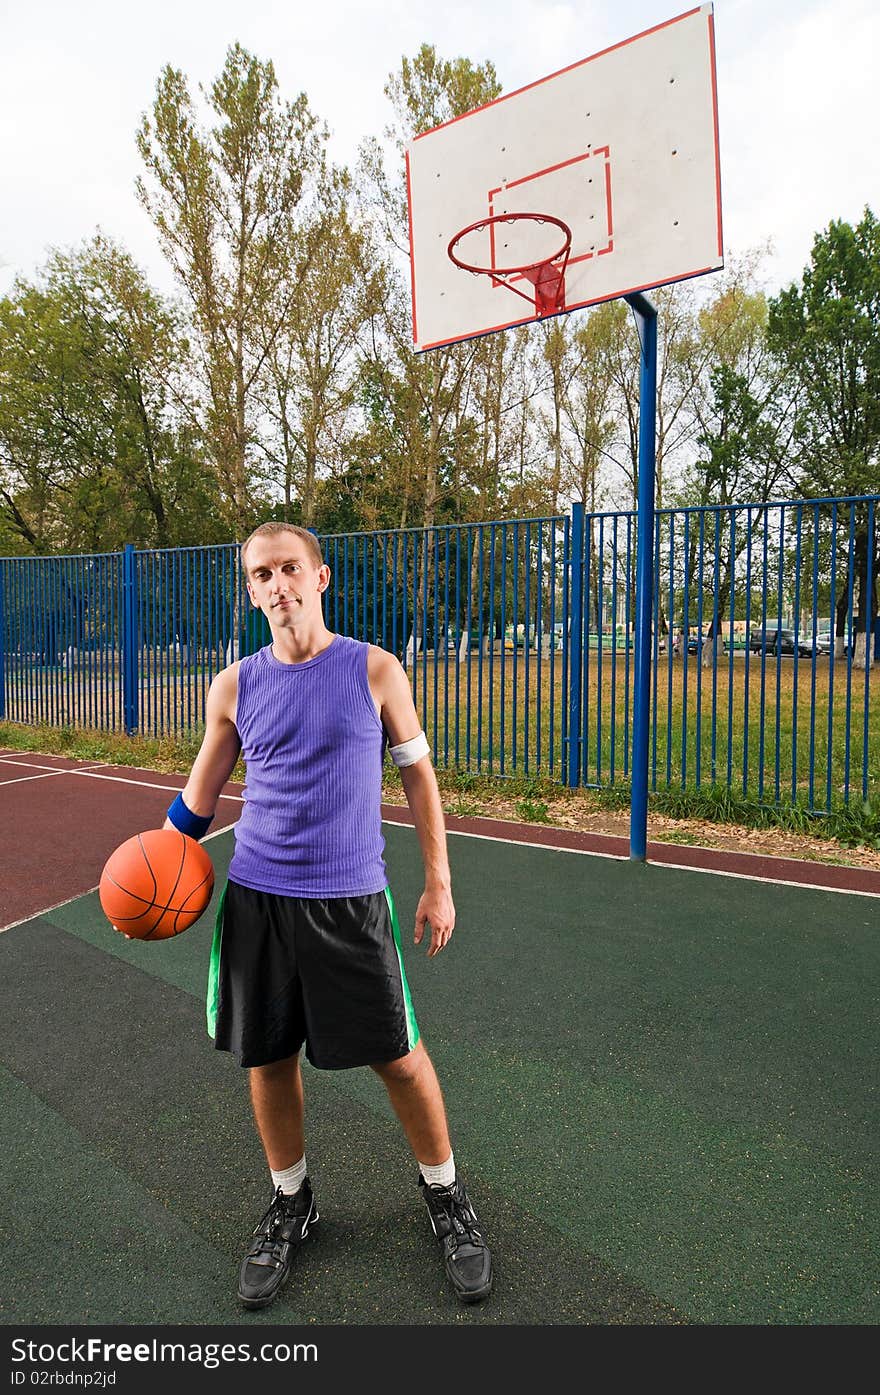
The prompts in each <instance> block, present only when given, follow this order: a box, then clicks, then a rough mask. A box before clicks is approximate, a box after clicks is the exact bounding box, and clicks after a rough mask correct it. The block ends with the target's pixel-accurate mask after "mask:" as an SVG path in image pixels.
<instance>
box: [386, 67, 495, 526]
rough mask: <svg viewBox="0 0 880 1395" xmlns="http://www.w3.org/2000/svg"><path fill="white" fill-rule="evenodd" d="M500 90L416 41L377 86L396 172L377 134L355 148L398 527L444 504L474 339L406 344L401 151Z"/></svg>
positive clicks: (485, 73) (428, 518)
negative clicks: (401, 475)
mask: <svg viewBox="0 0 880 1395" xmlns="http://www.w3.org/2000/svg"><path fill="white" fill-rule="evenodd" d="M500 90H501V89H500V85H499V83H498V79H497V76H496V74H495V69H494V67H493V66H492V64H491V63H485V64H483V65H480V66H474V65H473V64H472V63H471V62H470V60H469V59H466V58H456V59H444V58H441V57H440V56H439V55H438V54H437V51H436V49H434V48H433V46H432V45H429V44H423V45H422V46H421V48H420V49H419V51H418V53H417V54H416V56H415V58H413V59H409V58H406V57H404V58H403V59H402V61H401V66H400V70H399V72H397V73H394V74H392V75H391V76H390V77H389V79H388V82H387V84H386V87H385V93H386V96H387V97H388V99H389V101H390V102H391V105H392V111H393V115H392V120H391V122H390V124H389V126H388V128H387V129H386V132H385V135H386V138H387V140H388V141H389V142H390V143H391V145H392V146H393V148H394V151H395V156H396V160H397V169H398V170H399V171H400V173H399V174H398V175H397V176H396V177H394V178H392V177H389V175H388V171H387V167H386V158H385V149H384V147H383V145H382V144H381V143H380V142H379V141H378V140H371V141H368V142H367V143H366V144H365V146H364V149H363V152H362V159H361V172H362V181H363V186H364V198H365V205H366V207H367V208H368V210H369V215H370V217H371V219H372V223H373V227H374V230H375V232H374V237H375V241H374V244H373V248H374V255H376V256H380V255H382V253H381V252H380V251H379V248H380V247H381V248H384V249H386V250H385V252H384V256H385V259H386V265H387V295H386V297H385V298H384V300H383V302H382V303H381V304H379V305H378V306H377V307H376V314H375V316H374V328H373V335H372V342H371V349H370V357H371V360H372V362H371V367H370V369H369V377H370V380H371V382H372V384H373V385H374V387H376V388H379V390H381V391H382V392H383V393H384V394H385V400H386V404H387V410H389V411H395V412H400V411H402V413H403V418H402V420H401V422H400V427H399V430H398V433H397V434H400V435H402V436H404V437H405V438H406V440H407V444H408V449H409V451H410V453H411V455H412V462H413V468H412V471H411V472H408V474H407V489H406V491H405V492H404V494H403V496H402V498H401V518H400V523H401V526H404V524H405V522H410V523H412V521H413V519H412V506H413V503H414V500H415V498H416V496H418V497H419V498H420V501H421V522H422V523H423V524H424V526H425V527H430V526H431V524H432V523H434V522H435V521H436V519H437V516H438V513H442V512H443V511H444V503H445V501H447V500H448V496H449V493H450V486H451V490H452V494H453V496H454V494H455V485H454V481H451V480H450V479H449V476H448V473H446V472H445V471H444V461H445V460H449V459H450V458H453V457H454V455H455V445H456V444H457V445H458V446H461V445H462V444H463V443H464V441H466V440H468V439H471V437H472V433H470V432H469V431H468V430H467V429H466V428H465V420H464V413H463V412H462V402H461V394H462V391H463V388H464V384H465V381H466V378H467V375H468V373H469V371H470V369H471V366H472V364H473V363H474V360H475V357H476V349H475V347H474V345H473V344H472V343H471V344H455V345H451V346H450V347H448V348H444V349H437V350H434V351H432V352H431V353H430V354H416V353H415V352H414V350H413V347H412V334H411V318H410V306H409V294H410V292H409V286H410V278H409V264H408V260H407V258H408V253H409V243H408V237H407V202H406V184H405V179H404V177H403V173H402V171H403V153H404V150H405V148H406V146H407V144H408V142H409V141H410V140H411V139H412V138H413V137H414V136H416V135H418V134H419V133H420V132H423V131H427V130H430V129H431V128H432V127H434V126H436V125H438V124H439V123H440V122H443V121H448V120H451V119H452V118H454V117H456V116H461V115H463V113H464V112H466V111H470V110H471V109H472V108H473V107H476V106H480V105H482V104H484V103H485V102H488V101H491V100H492V99H493V98H495V97H497V96H498V95H499V93H500ZM457 425H461V426H462V428H463V429H462V432H461V434H460V435H459V439H458V442H457V443H455V444H453V442H452V441H451V439H450V437H451V436H452V435H453V434H454V431H455V428H456V426H457Z"/></svg>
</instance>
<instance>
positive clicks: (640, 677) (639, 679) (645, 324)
mask: <svg viewBox="0 0 880 1395" xmlns="http://www.w3.org/2000/svg"><path fill="white" fill-rule="evenodd" d="M624 298H625V300H626V301H627V304H628V305H629V306H630V307H631V308H632V310H633V311H634V313H635V316H636V323H637V325H638V329H639V342H640V344H641V351H642V352H641V370H640V376H639V497H638V538H637V543H636V625H635V641H636V648H635V674H634V684H633V746H632V751H633V756H632V802H631V805H630V825H629V855H630V857H631V858H632V859H634V860H635V861H639V862H644V861H645V858H646V857H647V851H648V735H649V726H650V716H651V611H652V604H651V602H652V596H651V592H652V589H653V578H654V491H655V474H656V446H655V435H656V429H657V311H656V310H655V308H654V306H653V305H652V304H651V302H650V300H648V298H647V296H645V295H642V293H641V292H640V291H637V292H636V293H635V294H633V295H628V296H626V297H624Z"/></svg>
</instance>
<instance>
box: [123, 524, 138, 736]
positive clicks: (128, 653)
mask: <svg viewBox="0 0 880 1395" xmlns="http://www.w3.org/2000/svg"><path fill="white" fill-rule="evenodd" d="M138 647H139V646H138V603H137V573H136V569H135V557H134V545H133V544H132V543H126V544H125V549H124V551H123V554H122V702H123V721H124V724H125V734H126V736H134V735H135V733H136V732H137V729H138Z"/></svg>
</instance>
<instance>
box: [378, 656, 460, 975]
mask: <svg viewBox="0 0 880 1395" xmlns="http://www.w3.org/2000/svg"><path fill="white" fill-rule="evenodd" d="M367 671H368V675H369V680H370V688H371V690H372V692H373V696H374V699H375V700H376V705H377V707H378V708H379V715H380V718H381V721H382V724H383V726H384V727H385V730H386V732H387V733H388V740H389V742H390V743H391V745H392V746H396V745H400V744H402V743H403V742H404V741H411V740H412V738H413V737H414V736H418V734H419V732H420V731H421V722H420V721H419V717H418V713H417V712H416V709H415V705H414V703H413V699H412V690H411V689H410V686H409V679H408V678H407V676H406V673H405V672H404V670H403V668H402V667H401V665H400V663H399V662H398V660H397V659H396V658H395V657H394V655H393V654H387V653H386V652H385V651H384V650H382V649H376V648H371V649H370V657H369V660H368V670H367ZM400 775H401V779H402V781H403V790H404V794H405V795H406V800H407V803H408V805H409V807H410V810H411V812H412V816H413V821H414V823H415V827H416V835H417V837H418V840H419V846H420V848H421V850H422V861H423V862H424V865H425V889H424V891H423V893H422V895H421V897H420V899H419V904H418V908H417V910H416V926H415V943H416V944H421V942H422V938H423V936H424V933H425V925H426V924H428V925H430V927H431V943H430V945H429V948H428V958H429V959H430V958H433V956H434V955H435V954H437V953H438V952H439V951H440V950H441V949H442V948H443V946H444V945H445V944H447V943H448V941H449V938H450V936H451V935H452V931H453V929H454V928H455V906H454V904H453V900H452V878H451V873H450V870H449V854H448V852H447V848H446V823H445V820H444V818H443V805H442V803H441V800H440V790H439V789H438V787H437V776H436V775H435V774H434V767H433V765H432V764H431V757H430V755H424V756H422V757H421V758H420V759H419V760H417V761H416V762H415V763H414V764H413V765H405V766H402V767H401V771H400Z"/></svg>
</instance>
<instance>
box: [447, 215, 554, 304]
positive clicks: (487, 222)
mask: <svg viewBox="0 0 880 1395" xmlns="http://www.w3.org/2000/svg"><path fill="white" fill-rule="evenodd" d="M521 222H529V223H551V224H552V225H553V227H555V228H558V229H559V231H560V232H561V233H562V235H563V238H564V241H563V244H562V247H561V248H560V249H559V251H558V252H554V253H552V255H551V256H549V257H544V258H543V259H542V260H541V261H539V262H531V263H528V264H526V265H524V266H475V265H473V264H471V263H470V262H463V261H462V260H461V258H460V257H457V256H456V255H455V247H456V245H457V243H459V242H460V241H461V239H462V238H463V237H467V235H468V233H472V232H482V231H483V229H484V228H493V227H494V226H495V224H496V223H521ZM446 250H447V253H448V255H449V260H450V261H451V262H453V263H454V264H455V265H456V266H457V267H460V268H461V270H462V271H470V272H472V274H473V275H474V276H492V277H493V278H495V279H496V280H497V281H499V282H500V283H501V285H503V286H506V287H507V289H508V290H509V291H514V292H515V294H516V295H519V296H522V298H523V300H527V301H528V302H529V304H531V300H532V298H531V296H528V295H526V294H525V292H524V291H521V290H520V289H519V287H518V286H514V285H513V283H512V282H511V281H509V280H507V277H509V276H523V277H525V279H526V280H527V281H530V282H531V283H532V285H533V286H534V288H535V314H536V315H553V314H555V313H556V312H557V311H559V310H564V309H565V268H566V266H567V265H568V256H569V253H570V252H571V228H570V227H569V226H568V224H567V223H563V221H562V219H561V218H553V217H552V216H551V215H550V214H549V213H496V214H495V215H494V216H493V217H491V218H482V219H481V220H480V221H479V222H478V223H471V225H470V227H468V228H462V230H461V232H459V233H456V234H455V237H454V238H453V239H452V241H451V242H450V243H449V246H448V247H447V249H446Z"/></svg>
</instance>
